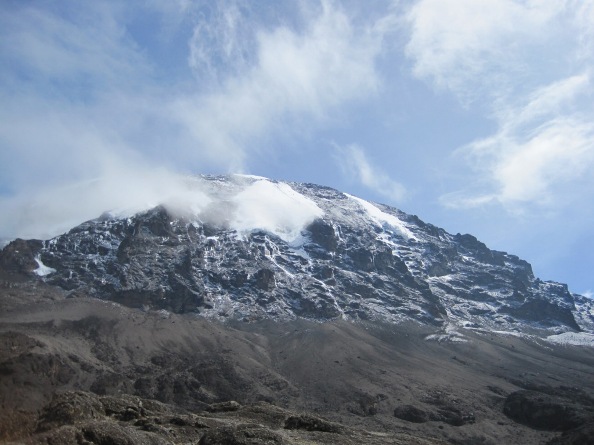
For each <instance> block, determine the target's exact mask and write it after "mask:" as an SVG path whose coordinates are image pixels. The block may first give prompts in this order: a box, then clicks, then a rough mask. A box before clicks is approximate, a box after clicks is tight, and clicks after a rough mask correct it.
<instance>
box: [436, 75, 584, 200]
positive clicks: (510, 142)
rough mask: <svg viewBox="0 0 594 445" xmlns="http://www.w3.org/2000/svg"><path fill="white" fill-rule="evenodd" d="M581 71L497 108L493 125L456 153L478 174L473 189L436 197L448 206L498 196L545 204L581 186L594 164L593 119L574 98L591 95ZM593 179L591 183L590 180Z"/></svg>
mask: <svg viewBox="0 0 594 445" xmlns="http://www.w3.org/2000/svg"><path fill="white" fill-rule="evenodd" d="M589 93H591V82H590V79H589V76H587V75H577V76H572V77H570V78H567V79H563V80H561V81H558V82H555V83H553V84H551V85H547V86H546V87H543V88H541V89H539V90H537V91H535V92H533V93H531V94H530V96H529V97H528V99H527V100H526V102H525V103H524V104H522V105H520V106H511V107H507V108H505V109H501V110H499V113H498V114H499V115H498V123H499V130H498V132H497V133H496V134H494V135H493V136H490V137H488V138H485V139H481V140H477V141H474V142H472V143H471V144H469V145H468V146H466V147H464V148H462V149H460V150H459V152H458V154H459V155H461V156H462V157H463V159H465V160H466V161H468V163H469V165H471V167H472V168H473V169H474V170H475V171H476V172H477V174H478V175H479V176H480V180H477V183H476V184H475V188H476V186H478V188H483V189H486V190H487V191H486V192H480V191H478V190H476V189H475V190H474V191H466V192H459V193H456V194H451V195H446V196H444V197H442V201H443V202H444V203H445V204H446V205H449V206H454V207H475V206H479V205H482V204H486V203H490V202H491V203H492V202H498V203H501V204H503V205H505V206H508V207H509V208H510V209H514V210H518V209H519V206H521V205H524V204H535V205H539V206H545V207H549V206H552V205H557V204H559V202H563V201H567V200H568V198H569V196H568V194H571V193H572V191H571V188H568V187H569V186H571V185H573V186H574V187H580V188H582V189H584V184H583V182H584V181H586V188H587V183H588V182H592V181H591V175H590V172H591V171H592V168H594V123H593V122H592V120H591V117H592V116H591V115H590V114H588V113H584V112H581V111H580V107H579V106H576V99H578V98H579V100H589V98H588V96H590V98H591V96H592V95H591V94H589ZM591 185H593V184H591Z"/></svg>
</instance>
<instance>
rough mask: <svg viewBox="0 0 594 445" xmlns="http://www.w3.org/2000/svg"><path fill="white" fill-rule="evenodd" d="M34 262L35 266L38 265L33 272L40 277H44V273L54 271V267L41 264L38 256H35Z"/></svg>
mask: <svg viewBox="0 0 594 445" xmlns="http://www.w3.org/2000/svg"><path fill="white" fill-rule="evenodd" d="M35 262H36V263H37V266H38V267H37V269H35V270H34V271H33V272H35V273H36V274H37V275H39V276H40V277H45V276H46V275H49V274H51V273H54V272H55V271H56V269H54V268H52V267H48V266H46V265H45V264H43V263H42V262H41V259H40V258H39V257H38V256H37V257H35Z"/></svg>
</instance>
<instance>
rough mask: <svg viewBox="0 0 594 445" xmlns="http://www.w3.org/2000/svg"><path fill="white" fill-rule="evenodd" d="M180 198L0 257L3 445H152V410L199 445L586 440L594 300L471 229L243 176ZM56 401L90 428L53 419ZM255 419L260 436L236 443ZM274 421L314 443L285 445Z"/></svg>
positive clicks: (193, 181)
mask: <svg viewBox="0 0 594 445" xmlns="http://www.w3.org/2000/svg"><path fill="white" fill-rule="evenodd" d="M186 188H187V189H186V193H184V194H183V196H175V197H172V199H170V200H168V201H167V202H164V203H160V204H159V205H155V204H156V203H146V204H143V205H140V206H139V207H138V208H134V209H116V210H114V211H111V212H107V213H104V214H103V215H101V216H100V217H99V218H97V219H95V220H91V221H88V222H85V223H83V224H80V225H79V226H77V227H74V228H73V229H71V230H70V231H69V232H67V233H65V234H62V235H59V236H57V237H55V238H52V239H49V240H21V239H17V240H14V241H12V242H11V243H9V244H8V245H7V246H6V247H4V249H3V250H2V251H0V279H1V280H2V281H1V283H0V284H1V285H0V290H1V294H0V296H1V298H0V305H1V306H0V307H2V309H3V311H2V312H3V313H4V315H3V316H2V317H0V334H1V335H0V337H1V338H0V340H1V341H0V351H4V352H3V356H2V359H4V360H3V361H2V363H0V401H1V402H2V405H1V406H2V409H3V411H2V412H3V413H4V415H2V414H1V413H0V421H2V422H4V424H5V430H6V431H13V432H12V433H10V434H9V433H8V432H5V433H4V436H2V435H0V438H2V437H4V438H5V439H6V438H9V437H19V434H21V435H22V434H28V435H29V436H30V437H33V438H37V439H35V440H40V441H42V442H43V441H47V440H50V438H49V437H50V436H51V434H58V435H59V434H66V433H64V431H66V430H64V429H63V428H66V426H67V425H78V427H77V428H78V430H76V431H74V430H73V429H72V428H75V427H73V426H71V427H68V428H70V429H69V430H68V431H70V433H72V441H73V443H75V441H76V440H78V441H79V443H80V440H79V439H76V437H79V436H80V437H83V436H84V440H87V441H88V442H91V443H108V442H101V439H100V436H101V435H102V434H103V435H104V436H105V437H111V439H110V440H114V441H115V442H109V443H148V442H147V440H149V439H147V437H148V436H147V437H144V436H143V438H141V439H138V438H137V439H135V438H134V437H136V436H134V435H135V434H140V433H138V431H137V430H139V429H140V430H142V431H146V430H145V429H142V428H144V426H143V425H145V426H146V424H147V423H146V422H148V420H146V419H148V418H149V417H150V416H149V415H148V414H146V415H143V414H141V413H140V411H139V408H138V407H139V406H142V404H143V403H144V404H145V405H147V406H148V404H149V403H157V402H149V401H150V400H154V399H156V400H158V401H159V403H162V404H166V405H158V406H157V405H151V406H152V408H151V409H150V410H148V411H151V410H152V411H151V412H154V413H153V414H151V416H153V417H154V416H156V417H154V418H159V419H161V420H160V421H164V420H163V419H164V418H165V417H167V416H169V417H170V418H173V417H172V416H174V413H176V412H177V413H178V414H179V412H180V411H179V410H190V411H187V412H186V411H184V413H185V414H183V416H182V417H180V415H178V416H177V417H178V418H179V419H182V420H179V422H182V421H183V422H186V423H187V422H193V423H192V425H194V424H196V423H200V422H202V423H203V424H204V425H206V426H204V428H211V429H212V431H213V434H212V437H210V436H208V434H202V433H200V432H194V433H192V434H193V435H189V436H188V434H189V433H188V432H187V431H186V432H184V431H178V433H176V434H182V435H184V434H185V436H184V437H186V439H187V440H188V441H190V440H200V443H304V442H299V441H305V440H313V441H314V442H315V441H316V440H317V441H318V443H350V442H349V440H353V441H354V442H352V443H362V442H367V443H412V442H411V441H412V440H413V439H411V437H414V438H415V439H414V440H418V441H419V442H418V443H442V442H440V441H444V442H448V443H502V441H503V442H508V443H511V442H510V441H512V442H513V441H516V443H519V442H517V440H520V439H518V437H521V438H522V439H521V440H520V441H521V442H522V443H542V440H544V439H542V437H545V438H546V440H552V441H555V440H557V441H558V442H551V443H574V442H570V441H571V440H579V437H582V436H584V434H585V435H586V436H587V435H588V434H589V432H588V431H590V430H589V429H587V428H591V427H592V425H591V424H590V423H588V422H586V420H585V419H587V418H588V416H590V415H591V414H592V413H593V412H594V382H592V381H591V378H588V376H590V377H591V375H592V374H591V373H592V371H593V370H594V348H592V346H594V301H592V300H590V299H588V298H586V297H583V296H580V295H576V294H572V293H571V292H569V290H568V288H567V286H566V285H564V284H560V283H555V282H550V281H542V280H540V279H538V278H536V277H535V276H534V274H533V272H532V269H531V266H530V264H528V263H527V262H526V261H524V260H521V259H519V258H518V257H517V256H514V255H511V254H508V253H505V252H499V251H494V250H490V249H489V248H488V247H487V246H485V244H483V243H481V242H480V241H478V240H477V239H476V238H475V237H474V236H472V235H461V234H456V235H452V234H449V233H447V232H446V231H445V230H443V229H440V228H438V227H435V226H433V225H431V224H427V223H425V222H423V221H421V220H420V219H419V218H418V217H416V216H413V215H408V214H406V213H403V212H401V211H399V210H397V209H394V208H391V207H388V206H385V205H382V204H378V203H370V202H367V201H364V200H362V199H360V198H357V197H354V196H351V195H348V194H346V193H341V192H339V191H337V190H334V189H331V188H327V187H323V186H319V185H314V184H301V183H286V182H281V181H273V180H269V179H265V178H261V177H254V176H243V175H233V176H202V177H194V178H187V180H186ZM88 297H92V298H91V299H89V298H88ZM436 370H439V373H438V374H439V375H437V374H436ZM18 376H20V377H18ZM64 390H76V391H79V392H68V393H64V392H63V391H64ZM81 391H82V392H81ZM65 394H66V395H65ZM122 394H128V395H129V396H126V397H136V399H132V398H128V399H125V400H124V399H122V398H121V397H124V396H122ZM60 397H62V398H60ZM114 397H115V399H114ZM139 397H140V398H141V399H138V398H139ZM232 399H233V400H239V402H240V404H238V405H237V406H236V405H233V406H234V408H233V409H229V410H226V409H222V408H221V410H217V409H216V408H212V410H214V411H212V410H211V411H207V412H210V413H211V414H209V416H211V417H210V418H209V419H210V420H209V419H206V420H205V418H204V415H202V414H201V416H202V417H200V418H198V417H196V414H195V412H196V410H204V409H207V408H208V407H210V406H214V405H213V404H217V403H223V402H224V403H230V402H229V400H232ZM258 403H259V405H258ZM262 403H265V404H267V405H262ZM52 404H53V405H52ZM114 404H116V405H117V404H119V405H118V406H120V405H122V404H124V405H126V404H128V405H130V407H134V406H136V407H137V408H135V409H136V411H137V413H136V414H134V415H133V416H132V414H130V413H128V414H126V412H127V411H126V409H125V407H124V408H122V409H123V411H121V410H120V411H118V410H114V409H112V410H111V411H110V409H111V408H107V407H108V406H112V405H114ZM139 404H140V405H139ZM241 404H245V407H243V408H239V407H240V406H241ZM491 405H492V406H491ZM56 406H59V407H62V408H64V407H65V406H67V407H70V408H69V409H70V411H72V410H74V411H77V412H78V411H80V409H81V406H83V407H87V408H88V409H87V408H85V409H86V410H87V411H85V410H84V409H83V411H84V412H85V413H86V412H88V413H91V414H88V416H87V415H86V414H85V415H83V416H82V417H76V416H74V415H73V414H72V415H70V414H69V416H70V417H68V416H66V417H65V418H62V417H61V418H59V419H57V420H56V419H54V420H52V421H51V422H50V421H49V420H47V419H48V416H49V414H48V413H52V412H54V411H55V409H56ZM225 406H227V405H225ZM44 407H45V408H44ZM89 407H92V409H91V408H89ZM235 408H237V409H235ZM281 408H282V410H285V411H282V413H281V411H278V410H281ZM64 409H66V408H64ZM118 409H119V408H118ZM208 409H211V408H208ZM43 410H45V411H43ZM254 410H255V411H258V410H259V411H258V412H260V416H261V418H260V423H262V424H264V426H262V425H260V426H257V427H254V428H260V430H258V431H259V432H253V431H252V432H251V433H250V432H249V431H248V432H245V431H243V430H241V429H238V427H237V425H238V424H237V422H239V421H240V420H241V421H247V420H250V419H248V418H249V417H250V416H253V415H254V414H253V411H254ZM291 410H293V411H291ZM58 411H59V410H58ZM67 411H68V410H67ZM70 411H68V412H70ZM148 411H147V412H148ZM213 412H216V413H217V414H212V413H213ZM228 412H232V413H234V414H227V413H228ZM304 412H306V413H308V414H303V413H304ZM559 412H562V413H565V414H563V415H561V414H558V413H559ZM6 413H8V414H6ZM18 413H21V414H22V415H21V414H18ZM39 413H42V414H39ZM43 413H45V414H43ZM110 413H111V414H110ZM192 413H194V414H192ZM222 413H223V414H222ZM300 413H301V414H300ZM535 413H541V414H542V415H540V416H539V415H537V414H535ZM546 413H549V414H546ZM550 413H554V415H552V416H551V415H550ZM40 415H41V417H40ZM321 415H322V416H325V417H329V418H330V420H324V419H323V418H322V417H318V416H321ZM547 415H548V416H549V417H547ZM43 416H45V417H43ZM73 416H74V417H73ZM85 416H86V417H85ZM104 416H106V418H107V420H101V419H103V417H104ZM114 416H115V418H116V419H115V420H114ZM126 416H132V417H131V418H130V419H127V417H126ZM184 416H185V417H184ZM192 416H194V417H192ZM225 416H236V417H233V418H232V419H230V418H226V417H225ZM262 416H263V417H262ZM299 416H301V417H299ZM303 416H305V417H303ZM308 416H309V417H308ZM312 416H313V417H312ZM50 417H51V416H50ZM207 417H208V416H207ZM154 418H153V420H151V422H152V423H151V424H152V425H155V420H154ZM280 418H282V419H281V420H282V421H283V422H288V423H285V424H284V425H285V428H284V429H283V430H282V434H281V432H279V431H280V430H278V428H280V426H279V425H280V424H282V422H280V420H278V419H280ZM290 418H296V419H297V420H292V421H289V419H290ZM553 418H555V419H557V420H555V421H553V420H551V419H553ZM64 419H66V420H64ZM126 419H127V420H126ZM131 419H134V421H135V422H136V421H137V422H140V423H142V422H144V424H142V425H141V424H139V425H136V427H135V428H132V426H130V425H131V424H130V423H126V422H130V421H131ZM143 419H145V420H143ZM184 419H185V420H184ZM189 419H190V420H189ZM233 419H235V420H233ZM246 419H247V420H246ZM271 419H276V420H274V421H272V420H271ZM299 419H301V420H299ZM304 419H305V420H304ZM307 419H309V420H307ZM312 419H313V420H312ZM506 419H508V420H506ZM509 419H511V423H509ZM91 420H92V422H91ZM116 420H117V421H118V422H120V424H119V425H120V426H119V427H122V428H124V427H125V428H128V429H129V431H128V430H126V431H128V432H129V437H128V436H125V435H124V436H125V437H124V436H122V437H124V438H123V439H121V442H117V441H116V439H114V437H115V436H113V434H115V433H110V432H109V431H111V430H109V428H112V429H113V428H114V425H113V422H115V421H116ZM141 421H142V422H141ZM251 421H253V419H251V420H250V422H251ZM557 421H558V424H557V423H555V422H557ZM52 422H53V423H52ZM85 422H86V423H85ZM89 422H91V423H89ZM93 422H95V423H93ZM97 422H99V424H98V423H97ZM101 422H102V423H101ZM109 422H112V423H109ZM122 422H124V423H122ZM167 422H169V420H167ZM183 422H182V423H183ZM275 422H276V423H275ZM279 422H280V423H279ZM308 422H309V423H308ZM324 422H330V423H328V424H327V425H326V424H325V423H324ZM332 422H334V423H332ZM312 424H314V425H318V426H319V425H326V426H325V427H319V428H318V427H314V426H312ZM0 425H1V423H0ZM7 425H8V426H10V428H8V426H7ZM64 425H66V426H64ZM81 425H82V426H81ZM85 425H86V426H85ZM98 425H99V426H98ZM157 425H158V423H157ZM287 425H289V426H288V427H287ZM291 425H301V427H299V428H296V429H297V430H299V431H310V432H311V431H317V432H316V433H315V434H317V435H318V436H319V435H320V434H321V436H319V437H318V436H316V438H315V440H314V439H312V438H307V437H305V436H303V434H306V433H303V432H296V433H295V434H297V435H299V434H301V435H302V436H299V437H297V436H295V437H293V438H291V437H292V436H290V434H289V433H288V432H287V431H292V428H291ZM303 425H305V426H303ZM308 425H309V426H308ZM328 425H330V426H328ZM588 425H589V426H588ZM179 426H180V425H177V426H176V428H177V427H179ZM182 426H183V425H182ZM119 427H118V428H119ZM85 428H86V429H85ZM93 428H95V429H93ZM97 428H98V429H97ZM102 428H103V429H102ZM105 428H107V430H105ZM155 428H156V429H158V428H157V427H156V426H155ZM217 428H219V429H220V428H222V430H221V431H219V432H216V433H215V432H214V431H215V430H216V429H217ZM225 428H227V429H229V428H231V429H232V430H233V431H232V432H231V433H229V434H231V435H232V436H233V437H235V438H234V439H233V440H235V442H230V440H231V439H229V438H227V439H224V437H226V436H225V434H227V433H225V431H226V430H225ZM233 428H235V429H233ZM316 428H317V429H316ZM320 428H321V429H320ZM324 428H326V429H327V430H328V431H324ZM349 428H350V429H349ZM353 428H355V429H354V430H353ZM584 428H586V430H584ZM374 429H375V430H379V431H380V432H377V431H376V433H377V434H376V433H373V430H374ZM395 429H396V430H398V431H400V432H399V433H398V434H408V435H409V436H407V437H408V439H406V437H405V436H398V434H397V433H396V432H395ZM19 431H20V432H19ZM47 431H50V433H47ZM85 431H86V432H85ZM89 431H91V432H89ZM105 431H107V432H105ZM217 431H218V430H217ZM242 431H243V432H242ZM250 431H251V430H250ZM345 431H350V432H349V434H350V436H349V437H351V438H352V437H358V439H347V437H346V436H345V434H346V433H345ZM381 431H383V432H381ZM539 431H545V432H543V433H539ZM558 431H565V433H564V435H563V436H559V435H558V433H557V432H558ZM584 431H586V432H585V433H584ZM70 433H68V434H70ZM149 433H150V431H149ZM152 433H154V434H153V435H155V434H156V436H155V437H160V438H161V439H163V438H164V437H165V436H167V435H165V436H163V434H165V433H163V432H162V431H161V432H160V433H158V432H155V431H153V432H152ZM152 433H151V434H152ZM244 433H245V434H244ZM322 433H324V434H330V435H324V434H322ZM372 433H373V434H376V435H375V436H374V435H373V434H372ZM44 434H45V435H44ZM48 434H50V436H48ZM77 434H78V435H79V436H77ZM110 434H111V436H110ZM126 434H128V433H126ZM142 434H144V433H142ZM147 434H148V433H147ZM250 434H252V435H253V437H256V438H257V437H260V439H261V440H260V439H257V440H260V441H257V440H256V439H254V441H252V442H249V440H248V439H249V437H250ZM287 434H289V436H287ZM291 434H292V433H291ZM307 434H309V433H307ZM311 434H314V433H311ZM332 434H334V436H332ZM367 434H371V436H366V435H367ZM381 434H388V435H387V436H381ZM539 434H541V435H543V436H542V437H541V438H540V439H539V437H540V436H539ZM81 435H82V436H81ZM242 435H243V436H242ZM410 435H412V436H410ZM149 436H150V434H149ZM190 436H191V437H190ZM219 436H220V437H223V439H221V438H220V437H219ZM240 436H241V437H243V439H241V438H238V437H240ZM347 436H348V435H347ZM51 437H54V436H51ZM56 437H58V436H56ZM68 437H70V436H68ZM101 437H103V436H101ZM126 437H127V438H126ZM151 437H153V436H151ZM209 437H210V438H209ZM217 437H219V439H217ZM229 437H231V436H229ZM267 437H268V438H267ZM365 437H366V438H365ZM371 437H373V439H371ZM382 437H383V438H382ZM514 437H515V438H516V439H513V438H514ZM576 438H577V439H576ZM161 439H159V440H161ZM32 440H33V439H32ZM53 440H54V441H55V440H58V439H56V438H55V437H54V439H53ZM68 440H70V439H64V441H66V442H68ZM81 440H82V439H81ZM105 440H107V439H105ZM126 440H127V442H126ZM135 440H136V442H135ZM151 440H152V439H151ZM155 440H157V439H155ZM163 440H164V439H163ZM168 440H173V439H172V438H171V437H169V439H168ZM217 440H218V442H217ZM242 440H244V442H242ZM296 440H297V442H295V441H296ZM423 440H425V441H427V442H422V441H423ZM539 440H540V441H541V442H539ZM563 440H565V442H563ZM138 441H139V442H138ZM225 441H226V442H225ZM291 441H293V442H291ZM374 441H375V442H374ZM399 441H401V442H399ZM432 441H433V442H432ZM44 443H45V442H44ZM155 443H160V442H158V441H157V442H155ZM575 443H579V442H575ZM583 443H587V442H583Z"/></svg>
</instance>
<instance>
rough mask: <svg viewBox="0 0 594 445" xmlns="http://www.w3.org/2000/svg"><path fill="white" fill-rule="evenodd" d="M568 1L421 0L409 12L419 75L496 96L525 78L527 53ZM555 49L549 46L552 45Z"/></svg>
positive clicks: (465, 92) (466, 92)
mask: <svg viewBox="0 0 594 445" xmlns="http://www.w3.org/2000/svg"><path fill="white" fill-rule="evenodd" d="M564 6H565V2H562V1H559V2H549V1H538V0H535V1H516V0H483V1H480V2H476V1H474V0H421V1H419V2H416V3H415V4H414V5H413V6H412V8H411V9H410V11H409V14H408V16H407V21H408V23H409V26H410V30H411V35H410V40H409V42H408V44H407V46H406V52H407V55H408V57H409V58H410V59H412V61H413V72H414V74H415V75H416V76H418V77H419V78H422V79H426V80H429V81H432V82H434V83H435V84H436V85H437V86H438V87H439V88H445V89H449V90H451V91H453V92H455V93H456V94H458V95H459V96H461V97H462V98H463V99H465V100H467V99H476V95H477V90H478V91H479V92H480V94H487V95H488V94H496V93H498V92H499V91H498V90H499V89H500V88H502V89H505V88H510V87H511V85H510V84H511V83H512V82H513V79H512V78H514V77H515V78H517V77H520V76H524V75H525V74H526V73H525V71H526V70H529V68H530V67H529V66H528V65H527V58H528V57H527V56H528V55H529V54H530V52H532V53H534V52H535V51H538V48H539V45H541V47H542V44H543V43H544V42H547V41H548V39H547V38H546V36H550V35H551V34H553V32H552V28H553V27H552V26H551V21H552V20H553V19H554V18H555V17H557V16H558V15H559V14H560V13H561V12H562V11H563V9H564ZM548 49H550V47H549V48H548Z"/></svg>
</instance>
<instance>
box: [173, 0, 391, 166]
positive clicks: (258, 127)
mask: <svg viewBox="0 0 594 445" xmlns="http://www.w3.org/2000/svg"><path fill="white" fill-rule="evenodd" d="M241 13H242V11H241V10H240V9H238V8H232V9H229V10H227V11H226V12H225V13H221V14H218V15H217V20H215V21H214V22H209V23H208V24H207V25H205V24H202V23H199V24H197V25H196V28H195V30H194V37H193V39H192V42H191V55H192V57H191V64H192V65H193V66H195V67H197V69H200V70H206V71H207V72H209V73H210V72H212V71H214V68H212V67H217V68H216V69H217V70H221V69H222V74H221V73H219V72H217V73H215V77H217V78H218V79H219V87H218V88H217V89H216V90H215V91H214V92H212V93H210V94H203V93H200V94H196V95H191V96H187V97H183V98H182V97H180V98H178V99H177V100H176V101H175V102H174V104H172V107H171V111H172V113H173V115H174V116H177V117H178V119H179V120H180V121H181V122H183V123H184V126H185V128H186V129H187V131H188V134H189V135H190V137H191V138H193V139H195V140H196V141H197V142H198V143H199V145H200V153H201V155H203V156H208V157H210V158H212V159H217V158H220V157H221V156H224V158H225V159H227V160H229V161H230V162H231V166H232V167H233V168H234V169H240V168H241V167H242V166H243V165H244V164H245V158H246V156H248V155H249V154H250V153H253V152H254V151H257V150H258V146H259V145H260V142H261V140H262V138H265V137H268V136H269V135H270V134H271V133H273V134H278V133H279V132H281V131H282V132H284V133H286V132H290V131H291V130H290V129H291V128H293V131H294V133H295V134H299V132H301V131H306V128H307V127H308V126H312V125H313V126H315V125H319V124H320V123H321V122H327V121H328V120H330V119H331V113H332V112H334V111H337V110H338V107H339V106H341V105H344V104H345V103H348V102H350V101H353V100H356V99H360V98H364V97H367V96H369V95H373V94H374V93H375V92H376V91H377V87H378V84H379V77H378V73H377V71H376V68H375V59H376V58H377V57H378V55H379V54H380V50H381V44H382V37H383V32H385V30H384V28H382V27H376V26H373V24H372V25H367V26H355V25H354V24H353V22H352V20H351V19H350V17H349V16H348V15H347V13H346V12H345V11H343V10H342V9H341V8H340V7H339V6H338V5H336V4H335V3H334V2H329V1H323V2H322V3H321V4H320V7H319V8H315V10H311V9H305V10H304V12H303V13H304V14H306V17H305V18H304V23H305V25H304V27H303V29H293V28H290V27H288V26H285V25H279V26H276V27H273V28H271V29H260V30H259V31H258V32H256V33H255V34H254V35H249V33H247V32H246V31H245V28H246V27H247V25H246V24H242V23H243V22H242V17H241V16H240V14H241ZM205 34H206V35H205ZM246 34H247V35H248V36H247V41H249V40H250V39H252V38H253V40H254V43H253V47H250V49H251V50H252V51H254V52H253V53H252V54H248V53H247V52H246V48H245V42H244V41H243V37H244V36H245V35H246ZM210 36H219V37H220V38H219V39H218V40H217V39H214V40H213V39H212V38H211V37H210ZM204 38H206V40H207V41H209V40H212V42H211V44H208V45H207V46H205V45H204V40H203V39H204ZM227 65H229V66H230V68H229V67H227ZM281 129H282V130H281Z"/></svg>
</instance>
